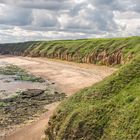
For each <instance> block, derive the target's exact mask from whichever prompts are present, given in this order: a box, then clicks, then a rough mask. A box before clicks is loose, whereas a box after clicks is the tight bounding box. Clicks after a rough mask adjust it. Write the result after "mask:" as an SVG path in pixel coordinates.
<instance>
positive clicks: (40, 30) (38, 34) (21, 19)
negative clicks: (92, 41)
mask: <svg viewBox="0 0 140 140" xmlns="http://www.w3.org/2000/svg"><path fill="white" fill-rule="evenodd" d="M139 35H140V0H0V43H6V42H23V41H30V40H54V39H55V40H56V39H79V38H100V37H125V36H139Z"/></svg>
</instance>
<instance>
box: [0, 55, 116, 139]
mask: <svg viewBox="0 0 140 140" xmlns="http://www.w3.org/2000/svg"><path fill="white" fill-rule="evenodd" d="M5 63H9V64H15V65H18V66H20V67H22V68H24V69H26V70H28V71H29V72H31V73H33V74H35V75H39V76H42V77H43V78H46V79H48V80H50V81H52V82H54V83H55V85H56V88H59V90H60V91H62V92H65V93H66V94H67V95H68V96H70V95H72V94H73V93H75V92H76V91H78V90H80V89H82V88H85V87H88V86H90V85H92V84H94V83H96V82H99V81H101V80H102V79H103V78H105V77H107V76H109V75H110V74H112V73H113V72H114V71H115V70H116V69H113V68H109V67H105V66H95V65H91V64H76V63H73V62H65V61H59V60H48V59H45V58H29V57H10V56H9V57H8V56H7V57H0V65H1V64H5ZM57 105H58V103H55V104H51V105H49V106H48V109H49V111H48V112H47V113H45V114H43V115H41V116H40V118H39V119H38V120H37V121H35V122H33V123H31V124H29V125H27V126H24V127H23V128H20V129H17V130H16V131H15V132H13V133H11V134H10V135H9V136H7V137H5V138H3V139H2V140H40V139H41V136H42V135H43V131H44V129H45V126H46V124H47V122H48V120H49V117H50V116H51V115H52V113H53V111H54V110H55V108H56V107H57ZM0 140H1V139H0Z"/></svg>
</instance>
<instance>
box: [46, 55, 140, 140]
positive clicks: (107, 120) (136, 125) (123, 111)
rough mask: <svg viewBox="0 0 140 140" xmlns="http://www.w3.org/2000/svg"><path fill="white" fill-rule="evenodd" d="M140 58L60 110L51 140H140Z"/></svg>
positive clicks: (52, 122)
mask: <svg viewBox="0 0 140 140" xmlns="http://www.w3.org/2000/svg"><path fill="white" fill-rule="evenodd" d="M139 130H140V56H139V55H138V56H136V58H134V59H133V60H132V61H131V62H129V63H128V64H126V65H125V66H122V67H121V68H120V70H119V71H117V72H116V73H115V74H113V75H111V76H110V77H108V78H106V79H105V80H104V81H102V82H100V83H97V84H95V85H93V86H91V87H89V88H86V89H83V90H82V91H79V92H78V93H77V94H75V95H74V96H72V97H70V98H69V99H67V100H65V101H64V102H63V103H62V104H61V105H60V106H59V107H58V109H57V111H56V113H55V114H54V115H53V117H52V118H51V120H50V122H49V127H48V128H47V130H46V131H45V133H46V136H47V139H49V140H62V139H66V140H138V139H140V132H139Z"/></svg>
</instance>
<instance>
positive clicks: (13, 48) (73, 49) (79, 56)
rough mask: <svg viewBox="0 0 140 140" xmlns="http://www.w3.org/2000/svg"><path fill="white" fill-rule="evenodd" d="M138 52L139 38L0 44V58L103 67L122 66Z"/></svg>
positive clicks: (139, 48)
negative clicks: (1, 55)
mask: <svg viewBox="0 0 140 140" xmlns="http://www.w3.org/2000/svg"><path fill="white" fill-rule="evenodd" d="M139 50H140V37H127V38H108V39H81V40H58V41H36V42H25V43H12V44H1V45H0V53H1V54H12V55H22V56H31V57H47V58H57V59H62V60H67V61H75V62H82V63H94V64H104V65H116V64H124V63H126V62H128V61H129V60H130V59H132V58H133V57H134V56H135V55H136V54H137V53H138V52H139Z"/></svg>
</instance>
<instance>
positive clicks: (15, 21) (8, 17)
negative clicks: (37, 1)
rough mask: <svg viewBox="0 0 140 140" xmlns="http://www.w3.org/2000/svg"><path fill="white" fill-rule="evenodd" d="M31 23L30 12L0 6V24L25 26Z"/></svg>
mask: <svg viewBox="0 0 140 140" xmlns="http://www.w3.org/2000/svg"><path fill="white" fill-rule="evenodd" d="M31 22H32V11H31V10H29V9H28V10H24V9H22V8H18V7H10V6H6V5H2V4H1V5H0V24H5V25H16V26H21V25H22V26H25V25H28V24H30V23H31Z"/></svg>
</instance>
